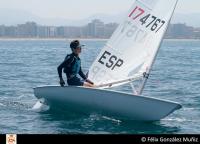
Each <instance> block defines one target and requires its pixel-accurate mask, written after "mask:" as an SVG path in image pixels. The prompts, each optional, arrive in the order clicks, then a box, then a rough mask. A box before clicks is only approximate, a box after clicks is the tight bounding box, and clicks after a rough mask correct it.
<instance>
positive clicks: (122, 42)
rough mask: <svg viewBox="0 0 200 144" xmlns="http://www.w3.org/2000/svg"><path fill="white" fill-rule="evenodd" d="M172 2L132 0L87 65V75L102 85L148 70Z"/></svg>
mask: <svg viewBox="0 0 200 144" xmlns="http://www.w3.org/2000/svg"><path fill="white" fill-rule="evenodd" d="M176 4H177V0H167V1H166V0H165V1H164V0H136V1H135V2H134V4H133V6H132V7H131V9H130V10H129V11H128V13H127V15H126V18H125V20H124V21H123V22H122V23H121V24H120V25H119V27H118V28H117V30H116V31H115V32H114V34H113V35H112V37H111V38H110V40H109V41H108V42H107V44H106V45H105V47H104V48H103V49H102V51H101V52H100V54H99V55H98V57H97V58H96V60H95V61H94V63H93V64H92V66H91V67H90V69H89V75H88V78H89V79H90V80H92V81H93V82H94V83H95V84H96V85H105V84H107V83H112V82H115V83H116V82H117V81H119V82H121V81H123V80H126V79H127V80H130V78H134V77H135V76H136V77H138V75H140V76H141V77H143V74H144V73H145V72H148V73H149V70H150V69H151V67H152V64H153V61H154V59H155V56H156V54H157V51H158V49H159V46H160V43H161V41H162V38H163V35H164V33H165V31H166V29H167V27H168V24H169V21H170V19H171V16H172V14H173V11H174V8H175V6H176ZM123 83H124V81H123ZM117 84H118V83H117ZM121 84H122V83H121Z"/></svg>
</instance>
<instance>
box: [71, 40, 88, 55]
mask: <svg viewBox="0 0 200 144" xmlns="http://www.w3.org/2000/svg"><path fill="white" fill-rule="evenodd" d="M83 46H85V45H81V44H80V42H79V40H74V41H72V42H71V43H70V48H71V50H72V52H73V53H75V54H80V53H81V48H82V47H83Z"/></svg>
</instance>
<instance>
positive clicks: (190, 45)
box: [0, 40, 200, 134]
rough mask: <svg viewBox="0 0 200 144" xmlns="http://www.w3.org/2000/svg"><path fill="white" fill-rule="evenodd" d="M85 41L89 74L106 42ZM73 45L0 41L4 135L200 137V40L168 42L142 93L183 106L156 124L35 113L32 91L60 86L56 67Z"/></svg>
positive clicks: (0, 113) (0, 102)
mask: <svg viewBox="0 0 200 144" xmlns="http://www.w3.org/2000/svg"><path fill="white" fill-rule="evenodd" d="M83 42H84V43H85V44H86V45H87V48H86V49H84V50H83V52H82V56H81V57H82V65H83V69H84V71H85V72H86V71H87V69H88V66H90V64H91V63H92V61H93V60H94V59H95V57H96V55H97V54H98V52H99V51H100V50H101V48H102V47H103V45H104V44H105V42H106V41H83ZM68 43H69V42H67V41H64V40H57V41H50V40H49V41H48V40H46V41H39V40H37V41H30V40H29V41H25V40H24V41H17V40H16V41H14V40H12V41H11V40H1V41H0V133H18V134H21V133H23V134H24V133H25V134H26V133H28V134H29V133H31V134H38V133H39V134H60V133H62V134H63V133H64V134H68V133H70V134H71V133H72V134H73V133H84V134H116V133H117V134H143V133H144V134H149V133H151V134H152V133H153V134H156V133H170V134H171V133H184V134H188V133H200V41H189V40H188V41H187V40H181V41H175V40H173V41H170V40H168V41H164V43H163V45H162V47H161V50H160V52H159V55H158V58H157V60H156V63H155V65H154V68H153V71H152V74H151V76H150V79H149V81H148V83H147V85H146V87H145V90H144V93H143V95H146V96H152V97H158V98H162V99H168V100H172V101H177V102H180V103H181V104H182V105H183V108H182V109H181V110H179V111H176V112H175V113H173V114H172V115H170V116H168V117H167V118H165V119H164V120H161V121H158V122H154V123H146V122H145V123H144V122H141V123H139V122H134V121H125V122H119V121H114V120H110V119H107V118H105V117H104V116H101V115H98V114H91V115H89V116H85V115H80V114H73V113H66V114H62V113H52V112H51V113H50V112H48V111H44V112H38V111H35V110H32V107H33V105H34V104H35V103H36V101H37V99H36V98H35V97H34V95H33V88H34V87H36V86H39V85H57V84H58V76H57V69H56V68H57V66H58V65H59V64H60V62H61V61H62V60H63V59H64V57H65V55H66V53H68V52H70V49H69V47H68V46H67V45H68ZM120 90H121V91H129V90H130V89H127V87H125V88H121V89H120Z"/></svg>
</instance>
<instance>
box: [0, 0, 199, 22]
mask: <svg viewBox="0 0 200 144" xmlns="http://www.w3.org/2000/svg"><path fill="white" fill-rule="evenodd" d="M133 1H134V0H0V8H6V9H7V8H8V9H20V10H26V11H28V12H31V13H33V14H35V15H37V16H40V17H43V18H52V17H60V18H68V19H82V18H87V17H89V16H91V15H94V14H97V13H103V14H118V13H121V12H126V11H127V10H128V9H129V8H130V6H131V5H132V3H133ZM176 12H180V13H187V12H190V13H196V12H200V0H179V3H178V7H177V9H176Z"/></svg>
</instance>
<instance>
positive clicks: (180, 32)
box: [0, 19, 200, 39]
mask: <svg viewBox="0 0 200 144" xmlns="http://www.w3.org/2000/svg"><path fill="white" fill-rule="evenodd" d="M118 25H119V24H118V23H104V22H102V21H101V20H99V19H94V20H92V21H91V22H90V23H88V24H87V25H83V26H79V27H78V26H45V25H38V24H37V23H35V22H26V23H25V24H18V25H17V26H6V25H0V38H83V39H94V38H97V39H108V38H110V37H111V35H112V33H113V32H114V31H115V29H116V28H117V27H118ZM165 38H168V39H174V38H175V39H176V38H178V39H185V38H186V39H200V27H197V28H195V27H192V26H188V25H186V24H184V23H178V24H170V25H169V28H168V30H167V33H166V34H165Z"/></svg>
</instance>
